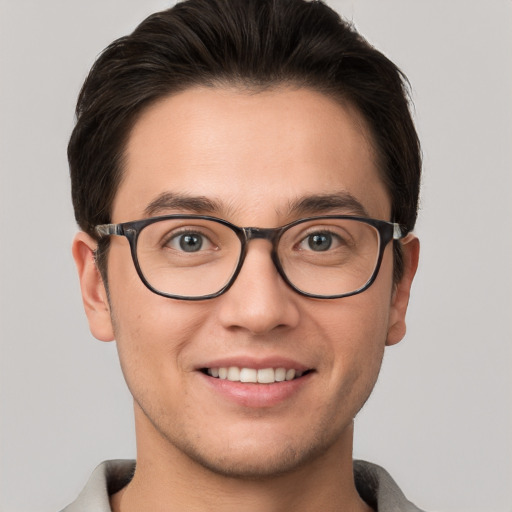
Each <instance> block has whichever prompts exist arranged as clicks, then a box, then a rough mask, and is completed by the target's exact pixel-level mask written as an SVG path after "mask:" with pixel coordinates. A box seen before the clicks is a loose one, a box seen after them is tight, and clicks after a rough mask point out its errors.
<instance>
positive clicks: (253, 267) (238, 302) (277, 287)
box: [218, 240, 302, 335]
mask: <svg viewBox="0 0 512 512" xmlns="http://www.w3.org/2000/svg"><path fill="white" fill-rule="evenodd" d="M270 250H271V244H270V243H269V242H268V241H266V240H253V241H251V243H250V246H249V249H248V251H247V255H246V258H245V260H244V263H243V266H242V269H241V270H240V273H239V274H238V276H237V278H236V281H235V282H234V283H233V285H232V286H231V288H230V289H229V290H228V291H227V292H226V293H224V295H222V296H221V297H219V299H220V302H221V303H220V304H219V309H218V315H219V316H218V318H219V321H220V322H221V324H222V325H223V326H224V327H225V328H227V329H230V330H233V329H239V330H246V331H247V332H250V333H251V334H253V335H264V334H268V333H270V332H271V331H273V330H276V329H281V330H282V329H286V328H291V327H295V326H296V325H297V324H298V322H299V318H300V313H299V308H298V302H299V301H300V300H301V299H302V297H300V296H299V295H298V294H296V293H295V292H294V291H293V290H292V289H291V288H289V287H288V285H287V284H286V283H285V282H284V281H283V279H282V278H281V276H280V275H279V273H278V272H277V269H276V267H275V265H274V263H273V262H272V259H271V256H270ZM219 299H218V300H219Z"/></svg>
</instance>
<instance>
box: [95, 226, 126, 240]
mask: <svg viewBox="0 0 512 512" xmlns="http://www.w3.org/2000/svg"><path fill="white" fill-rule="evenodd" d="M94 231H96V234H97V235H98V236H99V237H100V238H103V237H105V236H109V235H122V234H123V228H122V227H121V226H120V225H119V224H101V225H99V226H96V227H95V228H94Z"/></svg>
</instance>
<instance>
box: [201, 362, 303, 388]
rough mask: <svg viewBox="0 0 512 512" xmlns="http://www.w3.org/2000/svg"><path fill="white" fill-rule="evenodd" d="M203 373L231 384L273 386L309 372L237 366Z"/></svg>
mask: <svg viewBox="0 0 512 512" xmlns="http://www.w3.org/2000/svg"><path fill="white" fill-rule="evenodd" d="M203 371H204V373H206V374H207V375H209V376H210V377H214V378H217V379H222V380H229V381H231V382H244V383H254V384H256V383H257V384H274V383H275V382H284V381H290V380H294V379H298V378H300V377H302V376H303V375H305V374H306V373H308V372H309V370H307V371H305V372H302V371H299V370H295V369H294V368H261V369H255V368H239V367H238V366H229V367H219V368H206V369H204V370H203Z"/></svg>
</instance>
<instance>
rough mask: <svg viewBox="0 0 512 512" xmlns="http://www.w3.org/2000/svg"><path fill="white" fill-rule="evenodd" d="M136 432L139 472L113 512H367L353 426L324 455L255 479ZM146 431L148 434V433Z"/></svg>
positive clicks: (119, 495)
mask: <svg viewBox="0 0 512 512" xmlns="http://www.w3.org/2000/svg"><path fill="white" fill-rule="evenodd" d="M141 430H144V428H143V429H139V428H138V429H137V467H136V470H135V475H134V477H133V479H132V481H131V482H130V484H128V485H127V486H126V487H125V488H124V489H122V490H121V491H120V492H118V493H117V494H115V495H114V496H112V498H111V506H112V510H113V512H135V511H137V512H144V511H146V510H147V511H151V512H167V511H173V510H180V511H183V512H185V511H187V512H189V511H190V512H193V511H198V512H199V511H201V512H203V511H204V510H208V511H210V512H220V511H222V512H240V510H243V511H244V512H285V511H289V510H294V512H310V511H311V510H322V511H325V512H329V511H332V512H335V511H339V510H350V511H354V512H369V511H370V510H371V509H370V508H369V507H368V505H366V503H364V502H363V501H362V500H361V498H360V497H359V495H358V493H357V491H356V488H355V484H354V475H353V467H352V438H353V425H352V424H350V425H349V426H347V428H346V429H345V432H344V433H343V435H342V436H340V439H338V440H337V441H336V443H335V444H334V445H333V446H331V447H330V448H329V449H328V450H327V451H326V452H325V453H322V454H319V455H317V456H316V457H315V458H313V459H312V460H309V461H307V462H304V463H303V464H301V465H300V466H298V467H297V468H295V469H294V470H291V471H289V472H287V473H285V474H281V475H268V476H265V477H261V478H257V479H248V478H238V477H233V476H225V475H220V474H218V473H216V472H214V471H211V470H210V469H207V468H205V467H204V466H203V465H201V464H199V463H197V462H196V461H194V460H192V459H191V458H189V457H188V456H187V455H186V454H184V453H183V452H181V451H180V450H178V449H177V448H176V447H175V446H173V445H172V444H170V443H168V441H167V440H165V439H163V438H162V437H161V436H159V435H158V436H152V435H149V436H148V435H141V434H142V431H141ZM147 433H148V432H145V434H147Z"/></svg>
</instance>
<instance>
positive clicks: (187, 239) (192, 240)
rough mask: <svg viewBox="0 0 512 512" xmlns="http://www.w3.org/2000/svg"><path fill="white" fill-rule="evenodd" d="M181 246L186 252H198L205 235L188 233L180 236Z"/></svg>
mask: <svg viewBox="0 0 512 512" xmlns="http://www.w3.org/2000/svg"><path fill="white" fill-rule="evenodd" d="M178 243H179V246H180V249H182V250H183V251H185V252H196V251H199V250H201V248H202V246H203V237H202V236H201V235H198V234H197V233H187V234H185V235H180V236H179V242H178Z"/></svg>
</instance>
